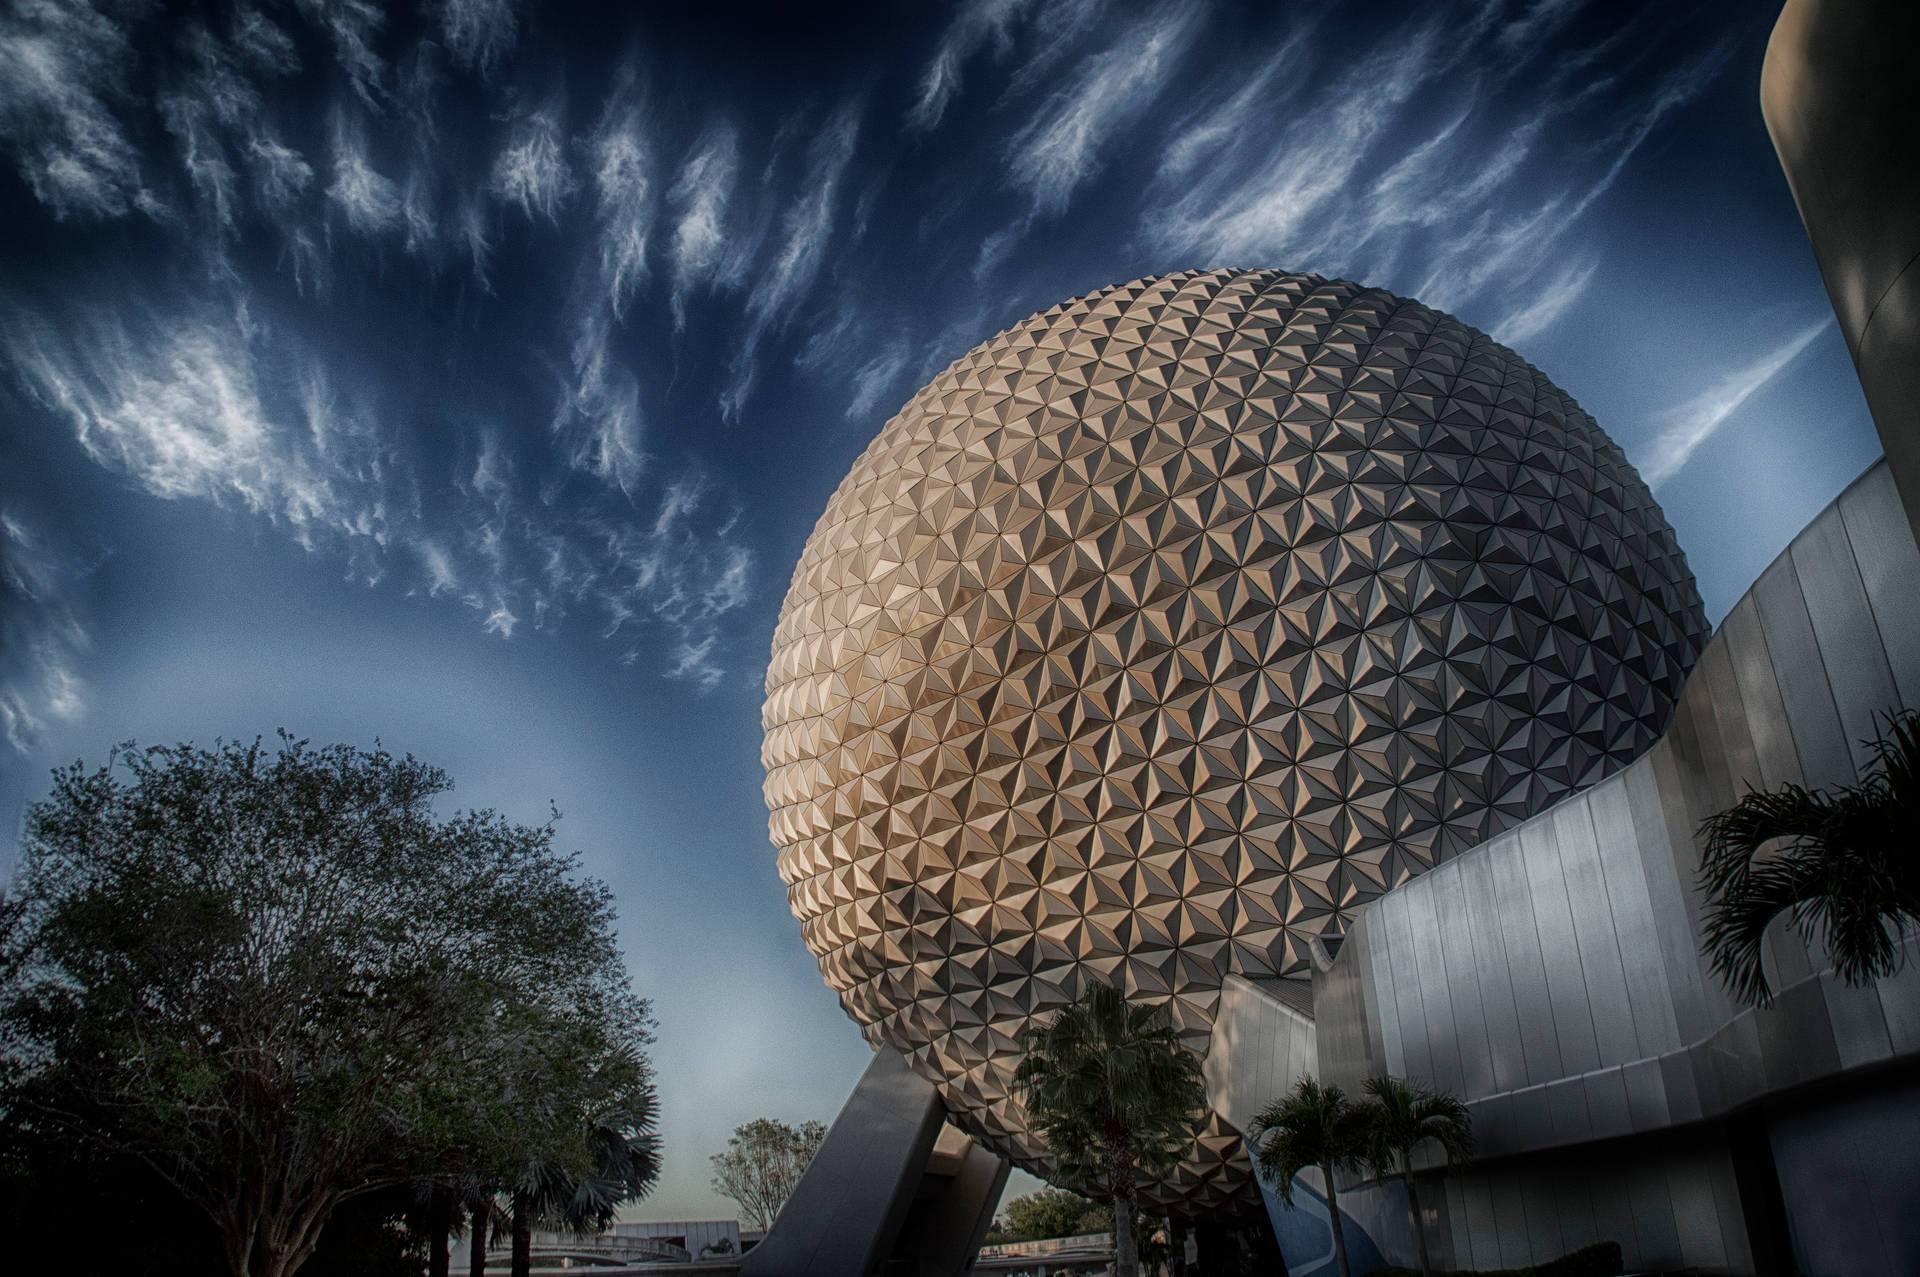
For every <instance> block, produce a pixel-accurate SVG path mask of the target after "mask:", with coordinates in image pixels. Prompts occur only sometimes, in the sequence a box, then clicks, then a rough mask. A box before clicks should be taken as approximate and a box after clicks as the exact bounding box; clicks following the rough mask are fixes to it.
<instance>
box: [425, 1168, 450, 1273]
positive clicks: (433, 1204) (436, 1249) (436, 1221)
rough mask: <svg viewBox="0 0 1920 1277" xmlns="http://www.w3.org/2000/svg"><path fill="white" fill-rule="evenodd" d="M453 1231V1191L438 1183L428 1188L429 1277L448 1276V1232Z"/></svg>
mask: <svg viewBox="0 0 1920 1277" xmlns="http://www.w3.org/2000/svg"><path fill="white" fill-rule="evenodd" d="M452 1231H453V1192H452V1190H450V1189H447V1188H443V1187H441V1186H440V1185H438V1184H435V1185H433V1186H432V1187H431V1188H429V1189H428V1190H427V1277H448V1274H447V1234H449V1233H451V1232H452Z"/></svg>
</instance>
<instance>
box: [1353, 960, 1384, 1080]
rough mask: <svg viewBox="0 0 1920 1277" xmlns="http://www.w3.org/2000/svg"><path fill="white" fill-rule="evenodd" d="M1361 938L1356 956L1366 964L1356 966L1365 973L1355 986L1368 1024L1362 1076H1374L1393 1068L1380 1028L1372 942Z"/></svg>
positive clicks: (1378, 993) (1363, 1017) (1378, 994)
mask: <svg viewBox="0 0 1920 1277" xmlns="http://www.w3.org/2000/svg"><path fill="white" fill-rule="evenodd" d="M1359 939H1360V947H1359V952H1358V953H1356V954H1355V955H1354V956H1355V958H1356V959H1365V960H1366V961H1365V964H1364V965H1360V964H1359V963H1358V962H1356V964H1355V966H1354V970H1355V971H1356V972H1361V973H1363V974H1362V975H1361V977H1360V979H1359V980H1358V981H1357V982H1356V984H1355V988H1356V990H1357V992H1358V996H1359V998H1360V1001H1361V1004H1362V1007H1363V1010H1364V1014H1363V1015H1362V1016H1361V1023H1363V1024H1365V1025H1366V1026H1367V1032H1366V1048H1367V1054H1366V1069H1365V1071H1364V1072H1363V1073H1362V1074H1361V1076H1363V1077H1372V1076H1373V1075H1374V1074H1376V1073H1391V1072H1392V1071H1393V1070H1392V1069H1390V1068H1388V1067H1387V1048H1386V1039H1385V1037H1384V1036H1383V1035H1382V1033H1381V1029H1380V988H1379V986H1378V985H1377V984H1375V983H1374V977H1373V972H1374V964H1373V959H1372V957H1371V956H1370V951H1369V948H1368V946H1369V945H1370V944H1371V943H1372V942H1371V941H1370V940H1369V939H1368V938H1367V937H1366V936H1365V935H1362V936H1360V938H1359Z"/></svg>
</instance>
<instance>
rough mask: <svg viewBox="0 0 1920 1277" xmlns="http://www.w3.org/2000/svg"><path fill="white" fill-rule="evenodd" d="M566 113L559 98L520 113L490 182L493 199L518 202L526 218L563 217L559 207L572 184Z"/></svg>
mask: <svg viewBox="0 0 1920 1277" xmlns="http://www.w3.org/2000/svg"><path fill="white" fill-rule="evenodd" d="M563 116H564V113H563V111H562V109H561V107H560V104H559V103H558V102H557V101H552V102H547V103H545V104H543V105H542V106H540V107H537V108H534V109H533V110H529V111H525V112H521V113H518V114H517V116H516V118H515V119H514V121H513V123H512V125H511V126H510V127H509V129H508V133H507V143H506V145H505V146H504V147H503V148H502V149H501V151H500V154H499V155H498V156H496V157H495V159H494V161H493V174H492V177H491V179H490V180H489V181H488V183H487V189H488V190H489V191H490V192H491V193H492V194H493V197H494V198H495V199H497V200H499V201H501V202H502V203H505V204H514V205H518V206H519V209H520V211H521V212H522V213H525V214H526V215H527V216H528V217H535V216H538V217H540V218H541V219H543V220H545V221H547V222H557V221H558V220H559V215H560V206H561V204H562V203H564V202H565V201H566V199H567V197H568V196H569V195H571V194H572V193H573V188H574V181H573V171H572V170H571V169H570V168H569V167H568V165H567V157H566V121H565V119H564V118H563Z"/></svg>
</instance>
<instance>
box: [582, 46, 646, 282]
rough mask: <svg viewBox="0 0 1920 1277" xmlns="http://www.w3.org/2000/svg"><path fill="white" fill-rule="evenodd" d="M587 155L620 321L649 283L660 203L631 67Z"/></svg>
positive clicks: (605, 268) (604, 271) (604, 261)
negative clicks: (650, 254) (649, 243)
mask: <svg viewBox="0 0 1920 1277" xmlns="http://www.w3.org/2000/svg"><path fill="white" fill-rule="evenodd" d="M587 149H588V152H589V154H590V155H591V157H592V166H593V173H592V176H593V190H594V201H595V220H596V222H597V224H598V231H599V235H598V238H599V247H600V278H601V282H602V285H603V287H604V288H605V290H606V294H607V300H608V302H609V304H610V305H611V306H612V307H613V313H614V314H615V315H616V316H620V315H624V314H625V313H626V308H627V306H628V304H629V303H630V302H632V301H633V296H634V293H635V291H636V290H638V289H639V287H640V284H641V282H642V281H644V280H645V279H646V277H647V270H648V267H647V241H648V238H649V237H650V236H651V235H652V233H653V220H654V209H655V205H656V203H657V202H658V201H657V196H656V193H655V191H654V182H653V174H652V167H653V156H652V148H651V147H650V146H649V144H648V141H647V136H646V131H645V125H644V119H643V115H642V112H641V103H640V94H639V89H638V87H637V85H636V84H635V73H634V71H633V70H632V67H631V64H629V65H628V66H627V67H624V68H623V69H622V73H621V83H620V85H619V87H618V88H617V89H616V90H615V91H614V93H613V94H612V96H611V97H610V98H609V99H608V101H607V107H606V110H605V112H604V113H603V114H602V116H601V119H600V123H599V125H598V127H596V128H595V129H594V131H593V136H592V138H590V139H589V140H588V143H587Z"/></svg>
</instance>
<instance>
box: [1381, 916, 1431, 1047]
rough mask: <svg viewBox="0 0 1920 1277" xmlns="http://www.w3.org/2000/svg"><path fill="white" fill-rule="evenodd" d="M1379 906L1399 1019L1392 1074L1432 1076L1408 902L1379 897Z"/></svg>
mask: <svg viewBox="0 0 1920 1277" xmlns="http://www.w3.org/2000/svg"><path fill="white" fill-rule="evenodd" d="M1380 906H1381V908H1380V927H1381V932H1382V938H1383V939H1384V938H1387V937H1391V939H1392V943H1393V966H1392V968H1391V969H1392V972H1393V1001H1394V1006H1395V1007H1397V1008H1398V1013H1399V1017H1400V1053H1401V1057H1400V1067H1399V1068H1398V1069H1395V1070H1393V1071H1394V1072H1395V1073H1398V1074H1400V1075H1401V1076H1403V1077H1432V1076H1433V1043H1432V1038H1431V1036H1430V1031H1429V1029H1428V1027H1427V1012H1426V1007H1425V1006H1424V1005H1423V1004H1422V1003H1421V1000H1420V983H1419V979H1418V976H1417V974H1416V973H1417V971H1418V963H1419V960H1420V959H1419V955H1418V954H1417V952H1416V951H1415V950H1414V947H1413V920H1412V919H1411V918H1410V917H1408V900H1407V897H1406V896H1404V895H1400V894H1397V893H1396V894H1391V895H1388V896H1386V897H1384V898H1382V900H1381V901H1380Z"/></svg>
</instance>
